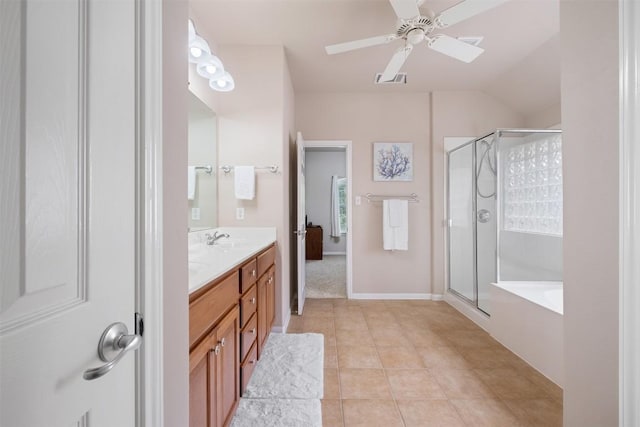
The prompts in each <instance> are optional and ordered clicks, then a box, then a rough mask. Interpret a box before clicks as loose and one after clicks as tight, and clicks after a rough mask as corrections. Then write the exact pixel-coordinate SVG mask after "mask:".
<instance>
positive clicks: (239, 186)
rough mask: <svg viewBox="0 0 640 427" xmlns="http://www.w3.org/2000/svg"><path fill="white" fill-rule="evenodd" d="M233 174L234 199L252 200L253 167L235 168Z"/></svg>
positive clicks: (253, 187)
mask: <svg viewBox="0 0 640 427" xmlns="http://www.w3.org/2000/svg"><path fill="white" fill-rule="evenodd" d="M233 173H234V186H235V193H236V199H240V200H253V198H254V197H255V196H256V171H255V167H253V166H235V167H234V168H233Z"/></svg>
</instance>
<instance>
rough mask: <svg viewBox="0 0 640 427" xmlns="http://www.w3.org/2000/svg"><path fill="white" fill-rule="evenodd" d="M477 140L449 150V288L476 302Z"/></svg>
mask: <svg viewBox="0 0 640 427" xmlns="http://www.w3.org/2000/svg"><path fill="white" fill-rule="evenodd" d="M473 155H474V144H466V145H463V146H461V147H459V148H456V149H454V150H451V151H449V153H448V154H447V158H448V164H449V168H448V180H447V182H448V188H447V193H448V194H447V198H448V213H449V215H448V216H449V233H448V238H449V241H448V247H449V289H450V290H451V291H453V292H455V293H456V294H458V295H459V296H461V297H463V298H465V299H467V300H469V301H470V302H475V300H476V289H475V273H476V271H475V239H474V237H475V203H474V197H473V195H474V192H475V183H474V178H475V177H474V169H475V168H474V156H473Z"/></svg>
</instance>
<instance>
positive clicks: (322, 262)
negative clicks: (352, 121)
mask: <svg viewBox="0 0 640 427" xmlns="http://www.w3.org/2000/svg"><path fill="white" fill-rule="evenodd" d="M350 154H351V147H350V143H348V142H338V141H307V142H306V143H305V165H306V178H305V206H306V208H305V223H306V230H307V234H306V241H305V242H306V259H305V282H306V297H307V298H348V296H349V295H350V294H351V292H350V289H351V280H350V275H351V256H350V240H351V239H350V235H351V234H350V228H351V221H350V219H351V206H350V203H349V201H350V193H351V191H350V188H351V165H350V158H351V155H350Z"/></svg>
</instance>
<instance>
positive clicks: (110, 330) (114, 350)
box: [82, 322, 142, 381]
mask: <svg viewBox="0 0 640 427" xmlns="http://www.w3.org/2000/svg"><path fill="white" fill-rule="evenodd" d="M127 332H129V330H128V329H127V325H125V324H124V323H122V322H116V323H112V324H111V325H109V326H108V327H107V329H105V331H104V332H103V333H102V336H101V337H100V341H99V342H98V356H100V360H102V361H103V362H107V363H106V364H104V365H102V366H100V367H98V368H93V369H87V370H86V371H84V374H83V375H82V378H84V379H85V380H88V381H89V380H95V379H96V378H100V377H101V376H103V375H104V374H106V373H107V372H109V371H110V370H111V369H113V367H114V366H116V365H117V364H118V362H120V360H122V358H123V357H124V356H125V355H126V354H127V353H128V352H130V351H133V350H136V349H137V348H138V347H140V344H142V337H141V336H140V335H136V334H132V335H127Z"/></svg>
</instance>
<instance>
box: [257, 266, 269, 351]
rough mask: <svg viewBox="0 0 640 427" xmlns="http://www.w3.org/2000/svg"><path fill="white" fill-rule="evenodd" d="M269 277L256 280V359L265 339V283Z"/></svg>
mask: <svg viewBox="0 0 640 427" xmlns="http://www.w3.org/2000/svg"><path fill="white" fill-rule="evenodd" d="M268 281H269V275H268V274H265V275H264V276H262V277H261V278H260V280H258V357H260V354H261V353H262V347H263V345H264V341H265V338H266V336H267V330H268V317H267V316H268V311H269V310H268V309H267V299H268V298H267V293H268V291H267V282H268Z"/></svg>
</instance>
